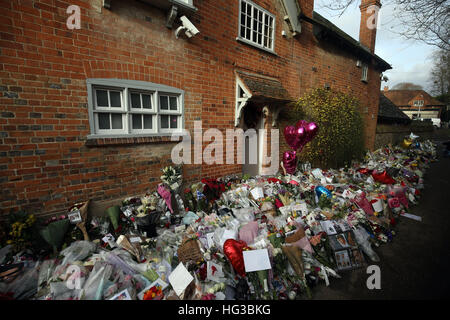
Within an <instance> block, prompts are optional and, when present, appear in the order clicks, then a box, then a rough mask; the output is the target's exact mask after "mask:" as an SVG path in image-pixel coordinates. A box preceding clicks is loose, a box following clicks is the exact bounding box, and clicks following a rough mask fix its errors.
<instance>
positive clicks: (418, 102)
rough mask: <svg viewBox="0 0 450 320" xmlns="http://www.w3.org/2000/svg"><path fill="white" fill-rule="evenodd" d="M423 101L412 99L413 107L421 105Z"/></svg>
mask: <svg viewBox="0 0 450 320" xmlns="http://www.w3.org/2000/svg"><path fill="white" fill-rule="evenodd" d="M424 103H425V101H424V100H414V107H423V105H424Z"/></svg>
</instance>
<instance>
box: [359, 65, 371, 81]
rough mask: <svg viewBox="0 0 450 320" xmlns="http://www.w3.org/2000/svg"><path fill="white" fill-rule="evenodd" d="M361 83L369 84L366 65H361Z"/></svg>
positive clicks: (367, 66)
mask: <svg viewBox="0 0 450 320" xmlns="http://www.w3.org/2000/svg"><path fill="white" fill-rule="evenodd" d="M361 81H362V82H366V83H367V82H369V65H368V64H367V63H364V64H363V65H362V75H361Z"/></svg>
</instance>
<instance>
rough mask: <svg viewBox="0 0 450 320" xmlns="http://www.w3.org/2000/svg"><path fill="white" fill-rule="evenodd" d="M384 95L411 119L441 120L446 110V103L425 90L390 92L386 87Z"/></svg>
mask: <svg viewBox="0 0 450 320" xmlns="http://www.w3.org/2000/svg"><path fill="white" fill-rule="evenodd" d="M383 94H384V95H385V96H386V97H388V98H389V99H390V100H391V101H392V102H393V103H394V104H395V105H396V106H397V107H398V108H400V110H402V111H403V112H404V113H405V114H406V115H407V116H408V117H409V118H411V119H416V118H422V119H433V118H440V117H441V114H442V111H443V110H444V109H445V103H443V102H440V101H438V100H436V99H434V98H433V97H432V96H431V95H430V94H429V93H428V92H426V91H424V90H389V87H384V89H383Z"/></svg>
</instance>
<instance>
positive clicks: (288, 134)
mask: <svg viewBox="0 0 450 320" xmlns="http://www.w3.org/2000/svg"><path fill="white" fill-rule="evenodd" d="M295 130H296V128H295V127H294V126H287V127H286V128H284V138H285V139H286V142H287V144H288V146H289V147H291V149H295Z"/></svg>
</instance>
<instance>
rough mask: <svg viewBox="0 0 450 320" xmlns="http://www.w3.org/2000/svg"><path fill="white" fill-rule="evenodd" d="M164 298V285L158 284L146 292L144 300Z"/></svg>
mask: <svg viewBox="0 0 450 320" xmlns="http://www.w3.org/2000/svg"><path fill="white" fill-rule="evenodd" d="M163 298H164V293H163V291H162V287H161V286H159V285H156V286H153V287H151V288H150V289H148V290H147V291H146V292H144V298H143V300H162V299H163Z"/></svg>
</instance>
